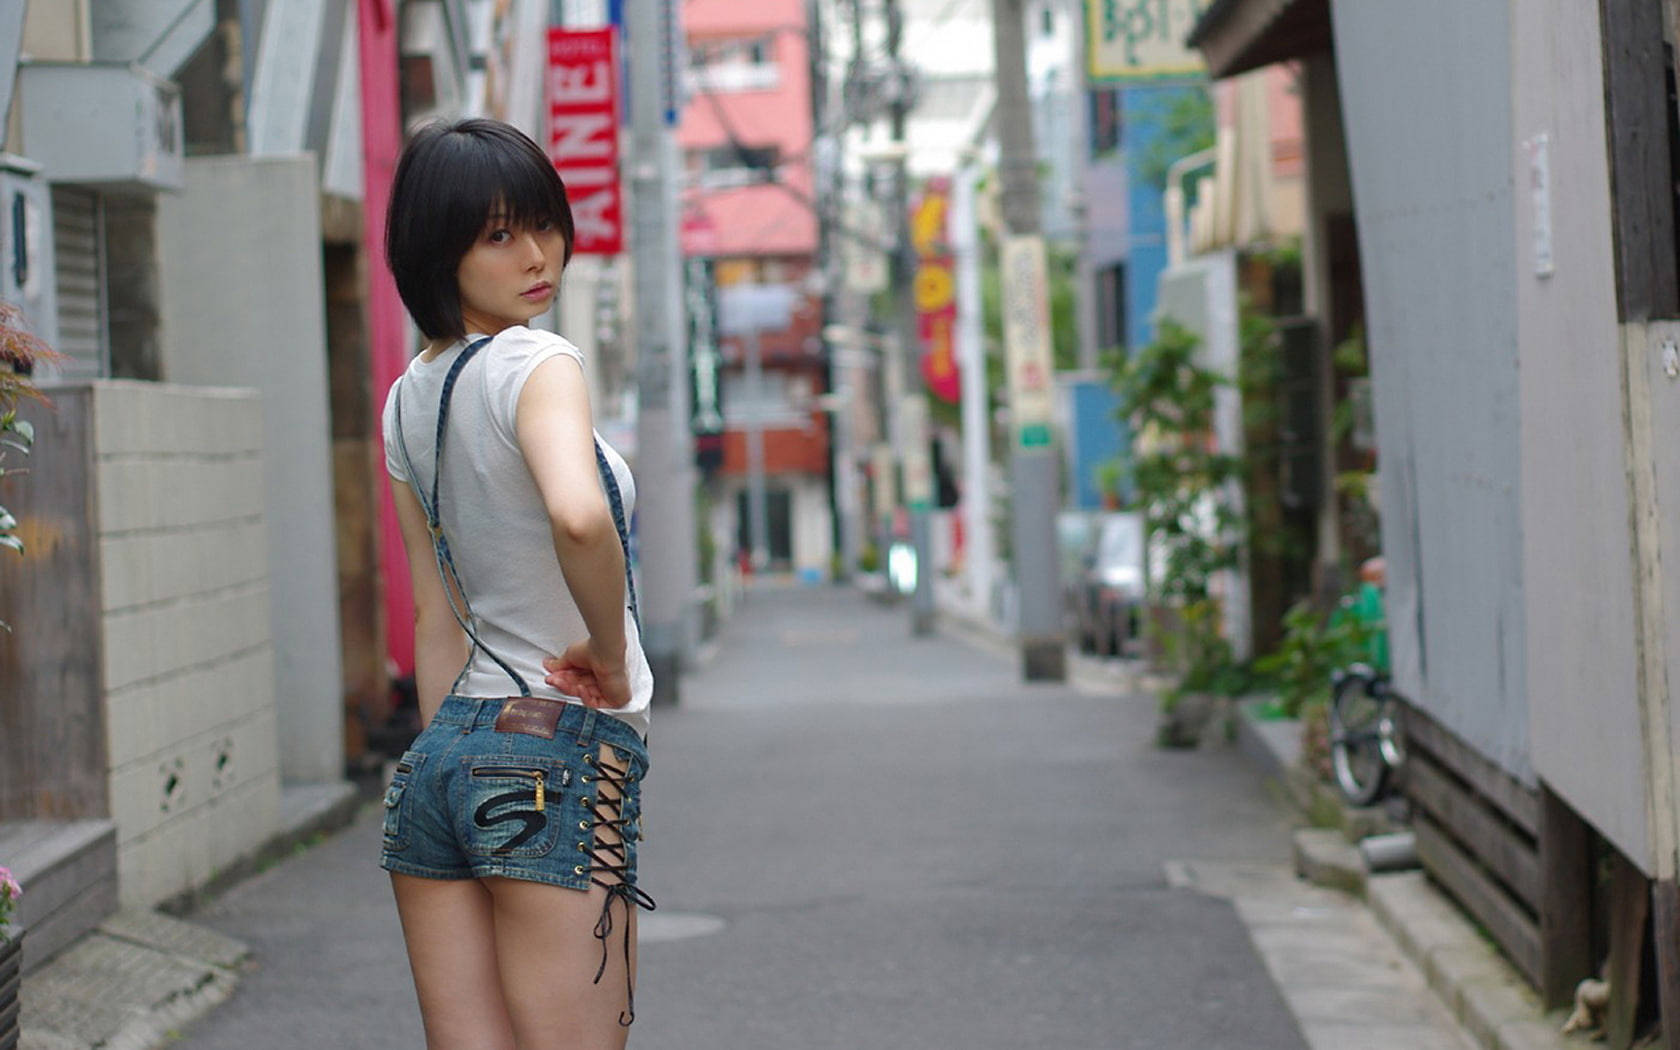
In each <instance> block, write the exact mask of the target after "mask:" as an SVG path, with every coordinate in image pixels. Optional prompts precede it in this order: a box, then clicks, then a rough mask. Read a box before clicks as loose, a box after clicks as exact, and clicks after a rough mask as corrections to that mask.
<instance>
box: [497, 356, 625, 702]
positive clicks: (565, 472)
mask: <svg viewBox="0 0 1680 1050" xmlns="http://www.w3.org/2000/svg"><path fill="white" fill-rule="evenodd" d="M517 411H518V415H517V418H516V419H515V433H516V436H517V438H518V440H519V448H520V451H521V452H522V453H523V454H524V456H525V465H526V466H527V468H529V470H530V471H531V477H532V479H533V480H534V481H535V482H536V485H537V491H538V492H539V493H540V494H541V495H542V501H543V506H544V507H545V508H546V509H547V512H548V520H549V527H550V530H551V531H552V533H553V536H554V555H555V557H556V558H558V559H559V561H560V572H561V574H562V575H563V576H564V577H565V579H566V586H567V588H568V589H569V590H570V591H571V593H572V600H573V601H574V602H576V603H577V607H578V611H579V612H580V613H582V614H583V622H584V626H585V627H586V628H587V629H588V631H589V637H588V639H586V640H584V641H582V642H581V643H579V644H573V645H572V646H570V647H568V648H567V650H566V651H565V653H563V654H562V661H563V662H565V663H566V664H568V665H571V666H575V667H578V668H579V669H581V670H585V671H587V672H588V673H589V675H590V676H592V677H593V679H594V684H595V686H596V691H595V692H594V693H593V695H585V696H584V699H585V700H587V701H590V702H591V703H593V704H595V705H596V706H601V707H622V706H623V705H624V704H626V703H628V702H629V700H630V692H629V683H628V679H627V677H626V674H625V651H624V650H625V636H624V550H623V548H622V547H621V546H620V545H619V539H618V530H617V528H616V527H615V526H614V524H613V519H612V509H611V508H610V507H609V506H608V504H607V498H606V495H605V494H604V493H603V492H602V491H601V482H600V473H599V469H598V467H597V465H596V460H595V428H594V421H593V417H592V416H591V414H590V410H589V389H588V386H587V384H586V383H585V381H584V376H583V368H582V366H581V365H579V364H578V362H577V360H576V359H575V358H573V357H570V356H567V355H560V356H557V357H554V358H551V359H550V360H548V361H545V362H543V363H542V364H540V365H538V366H537V368H536V369H535V371H533V372H532V373H531V376H530V378H529V379H528V380H526V382H525V387H524V389H523V390H521V391H520V394H519V406H518V410H517Z"/></svg>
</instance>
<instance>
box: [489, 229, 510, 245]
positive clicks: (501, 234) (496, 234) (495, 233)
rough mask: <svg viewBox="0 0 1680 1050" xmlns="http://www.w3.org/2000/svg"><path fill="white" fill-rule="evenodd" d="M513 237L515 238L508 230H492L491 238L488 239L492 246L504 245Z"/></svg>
mask: <svg viewBox="0 0 1680 1050" xmlns="http://www.w3.org/2000/svg"><path fill="white" fill-rule="evenodd" d="M511 236H513V235H512V234H510V233H509V232H508V231H506V230H492V231H491V232H490V236H489V238H487V239H488V240H489V241H490V243H491V244H503V243H505V242H506V241H507V239H508V238H509V237H511Z"/></svg>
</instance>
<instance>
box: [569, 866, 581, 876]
mask: <svg viewBox="0 0 1680 1050" xmlns="http://www.w3.org/2000/svg"><path fill="white" fill-rule="evenodd" d="M572 873H573V874H574V875H582V874H583V865H582V864H579V865H578V866H577V867H575V868H573V869H572Z"/></svg>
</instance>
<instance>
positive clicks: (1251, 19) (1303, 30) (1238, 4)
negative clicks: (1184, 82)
mask: <svg viewBox="0 0 1680 1050" xmlns="http://www.w3.org/2000/svg"><path fill="white" fill-rule="evenodd" d="M1187 43H1189V45H1190V46H1191V47H1194V48H1196V49H1198V50H1200V51H1201V53H1202V56H1203V57H1204V58H1206V59H1207V66H1208V75H1209V76H1212V77H1213V78H1214V79H1216V80H1218V79H1221V78H1224V77H1229V76H1235V75H1237V74H1238V73H1247V72H1248V71H1250V70H1253V69H1259V68H1260V67H1261V66H1269V65H1271V64H1272V63H1274V62H1287V61H1289V60H1290V59H1296V58H1306V57H1308V56H1309V55H1315V54H1318V53H1320V52H1323V51H1329V50H1330V49H1331V48H1332V46H1333V44H1334V42H1333V39H1332V37H1331V33H1330V0H1214V3H1213V4H1212V5H1210V6H1209V7H1208V9H1207V10H1206V11H1204V12H1202V17H1201V18H1200V19H1198V20H1197V21H1196V27H1195V28H1194V29H1192V30H1191V31H1190V38H1189V40H1188V41H1187Z"/></svg>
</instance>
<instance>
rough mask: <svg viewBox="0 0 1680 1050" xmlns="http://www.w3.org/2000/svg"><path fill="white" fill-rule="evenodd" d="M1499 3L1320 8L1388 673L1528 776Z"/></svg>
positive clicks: (1506, 38)
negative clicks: (1328, 55)
mask: <svg viewBox="0 0 1680 1050" xmlns="http://www.w3.org/2000/svg"><path fill="white" fill-rule="evenodd" d="M1510 6H1511V5H1509V4H1508V3H1506V2H1504V0H1475V2H1465V0H1418V2H1416V3H1409V4H1372V3H1352V2H1348V0H1339V2H1337V3H1336V4H1335V6H1334V9H1333V13H1334V19H1333V20H1334V26H1335V37H1336V41H1335V43H1336V55H1337V68H1338V73H1339V76H1340V87H1341V99H1342V109H1343V114H1344V117H1345V125H1346V131H1347V142H1348V158H1349V165H1350V169H1351V171H1352V175H1353V191H1354V203H1355V206H1356V211H1357V216H1358V222H1359V237H1360V261H1361V268H1362V271H1363V274H1364V285H1365V305H1366V318H1367V322H1368V335H1369V345H1370V356H1371V372H1372V380H1373V389H1374V390H1375V396H1376V423H1377V435H1378V446H1379V448H1380V450H1381V452H1380V463H1379V471H1380V474H1381V481H1382V500H1383V544H1384V549H1385V552H1386V553H1387V555H1388V567H1389V568H1388V586H1389V609H1388V622H1389V631H1390V635H1391V640H1392V651H1393V656H1394V672H1395V682H1396V684H1397V686H1398V687H1399V689H1400V691H1401V692H1402V693H1404V694H1405V695H1406V696H1407V697H1408V698H1410V699H1411V700H1412V701H1413V702H1415V703H1417V704H1418V705H1420V706H1421V707H1422V708H1423V709H1425V710H1427V711H1428V712H1429V713H1430V714H1432V715H1434V716H1435V717H1436V718H1437V719H1438V720H1440V721H1441V722H1442V723H1444V724H1445V725H1446V726H1448V727H1449V728H1451V729H1452V730H1454V731H1455V732H1456V733H1458V734H1459V735H1460V736H1462V737H1464V738H1465V739H1466V740H1467V741H1469V742H1470V743H1471V744H1472V745H1474V746H1475V747H1476V748H1477V749H1478V750H1480V751H1481V752H1483V753H1484V754H1486V755H1487V756H1488V757H1489V758H1491V759H1492V760H1494V761H1495V762H1497V763H1499V764H1500V765H1501V766H1502V767H1504V768H1505V769H1506V770H1508V771H1509V772H1511V773H1512V774H1513V775H1515V776H1517V777H1518V778H1520V779H1523V780H1525V781H1530V782H1532V780H1533V769H1532V766H1531V763H1530V760H1529V754H1528V736H1529V731H1528V707H1527V701H1526V689H1527V681H1528V673H1527V666H1526V659H1527V653H1528V645H1527V638H1526V633H1525V627H1524V625H1525V620H1526V610H1527V601H1526V598H1525V595H1524V593H1523V557H1522V551H1523V533H1522V519H1521V513H1520V512H1521V502H1520V497H1521V484H1520V482H1521V464H1522V459H1521V455H1520V452H1521V446H1520V442H1519V430H1518V370H1517V309H1516V305H1517V304H1516V295H1515V291H1514V289H1515V284H1516V275H1515V269H1516V234H1515V230H1514V228H1513V222H1514V219H1513V210H1514V185H1513V179H1514V175H1513V159H1512V155H1511V145H1510V144H1511V142H1512V130H1513V129H1512V111H1511V105H1512V104H1511V57H1510V55H1511V48H1512V41H1511V35H1510V34H1511V18H1510ZM1588 94H1590V95H1591V97H1592V98H1595V99H1596V98H1598V97H1599V92H1598V91H1597V90H1596V89H1595V90H1594V91H1592V92H1590V93H1588ZM1597 146H1598V148H1600V149H1602V148H1603V139H1602V138H1600V139H1598V140H1597Z"/></svg>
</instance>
